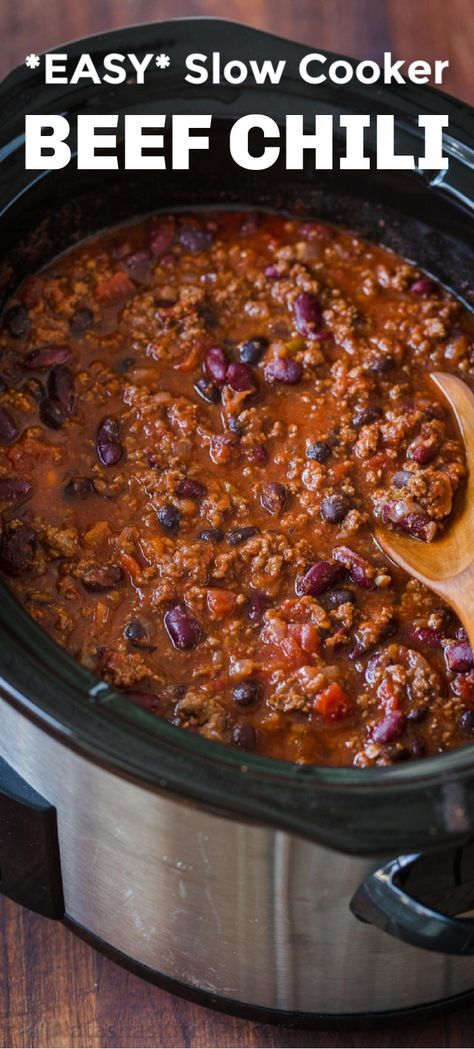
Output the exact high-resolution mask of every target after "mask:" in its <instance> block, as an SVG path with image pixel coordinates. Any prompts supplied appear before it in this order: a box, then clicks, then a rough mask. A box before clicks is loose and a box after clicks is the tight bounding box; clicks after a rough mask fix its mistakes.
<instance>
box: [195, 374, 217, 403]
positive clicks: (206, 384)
mask: <svg viewBox="0 0 474 1049" xmlns="http://www.w3.org/2000/svg"><path fill="white" fill-rule="evenodd" d="M194 389H195V390H196V393H198V394H199V396H200V397H202V399H203V401H207V403H208V404H218V403H219V401H220V399H221V391H220V389H219V387H218V386H216V384H215V383H214V382H210V381H209V380H208V379H198V380H197V382H195V383H194Z"/></svg>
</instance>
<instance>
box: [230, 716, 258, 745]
mask: <svg viewBox="0 0 474 1049" xmlns="http://www.w3.org/2000/svg"><path fill="white" fill-rule="evenodd" d="M232 742H233V743H234V745H235V746H236V747H242V749H243V750H255V749H256V747H257V733H256V731H255V729H254V727H253V725H250V724H249V722H248V721H247V722H245V724H244V725H236V726H235V728H234V730H233V732H232Z"/></svg>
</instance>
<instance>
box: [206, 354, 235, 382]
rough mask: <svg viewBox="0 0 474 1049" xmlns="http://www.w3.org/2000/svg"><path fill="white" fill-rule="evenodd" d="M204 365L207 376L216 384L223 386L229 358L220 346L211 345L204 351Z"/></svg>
mask: <svg viewBox="0 0 474 1049" xmlns="http://www.w3.org/2000/svg"><path fill="white" fill-rule="evenodd" d="M204 366H205V370H206V374H207V375H208V377H209V378H210V379H212V381H213V382H215V383H217V385H218V386H223V385H224V383H225V381H226V375H227V368H228V367H229V360H228V358H227V355H226V354H225V353H224V350H223V349H222V347H221V346H211V348H210V349H209V350H208V351H207V353H206V357H205V361H204Z"/></svg>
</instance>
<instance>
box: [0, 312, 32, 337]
mask: <svg viewBox="0 0 474 1049" xmlns="http://www.w3.org/2000/svg"><path fill="white" fill-rule="evenodd" d="M3 327H4V328H5V330H6V331H7V332H8V334H9V335H11V337H12V339H23V338H24V337H25V335H28V332H29V330H30V319H29V316H28V310H27V308H26V306H10V309H9V310H7V312H6V314H5V316H4V318H3Z"/></svg>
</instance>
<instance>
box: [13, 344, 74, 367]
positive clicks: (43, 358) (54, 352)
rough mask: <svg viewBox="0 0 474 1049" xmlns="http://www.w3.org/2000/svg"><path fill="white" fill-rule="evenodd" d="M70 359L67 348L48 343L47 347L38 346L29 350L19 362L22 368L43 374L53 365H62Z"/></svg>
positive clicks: (69, 352)
mask: <svg viewBox="0 0 474 1049" xmlns="http://www.w3.org/2000/svg"><path fill="white" fill-rule="evenodd" d="M70 357H71V350H70V349H69V346H63V345H59V344H56V343H48V345H47V346H39V347H38V348H37V349H36V350H31V351H30V353H27V354H26V356H25V357H23V358H22V360H21V366H22V368H26V370H27V371H32V372H45V371H48V370H49V368H52V367H53V366H54V365H55V364H64V363H65V361H68V360H69V359H70Z"/></svg>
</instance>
